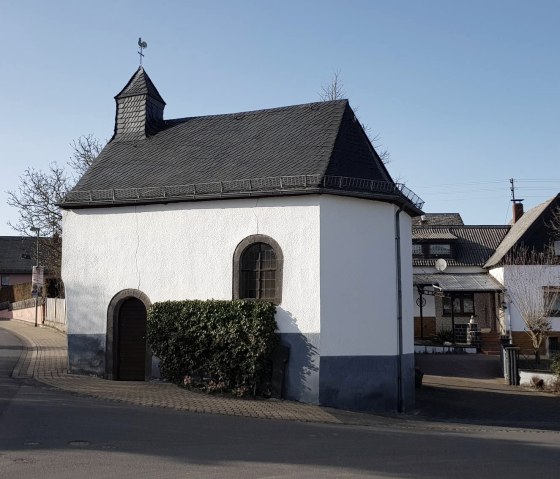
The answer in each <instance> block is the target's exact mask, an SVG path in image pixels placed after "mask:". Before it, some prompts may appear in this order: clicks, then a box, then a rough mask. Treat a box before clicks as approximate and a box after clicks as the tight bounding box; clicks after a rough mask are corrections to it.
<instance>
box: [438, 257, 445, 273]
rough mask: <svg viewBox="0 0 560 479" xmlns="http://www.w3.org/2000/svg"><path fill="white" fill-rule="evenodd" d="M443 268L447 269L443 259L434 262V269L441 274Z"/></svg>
mask: <svg viewBox="0 0 560 479" xmlns="http://www.w3.org/2000/svg"><path fill="white" fill-rule="evenodd" d="M445 268H447V261H445V260H444V259H443V258H439V259H438V260H437V261H436V269H437V270H438V271H439V272H440V273H443V272H444V271H445Z"/></svg>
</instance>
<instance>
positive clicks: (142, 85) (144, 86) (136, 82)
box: [115, 67, 165, 105]
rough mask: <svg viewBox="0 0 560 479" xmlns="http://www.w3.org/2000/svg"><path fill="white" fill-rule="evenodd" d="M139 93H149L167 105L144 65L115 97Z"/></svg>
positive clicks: (125, 96)
mask: <svg viewBox="0 0 560 479" xmlns="http://www.w3.org/2000/svg"><path fill="white" fill-rule="evenodd" d="M138 95H149V96H151V97H152V98H155V99H156V100H158V101H159V102H161V103H163V104H164V105H165V101H163V98H162V97H161V95H160V94H159V92H158V90H157V88H156V86H155V85H154V83H153V82H152V80H151V79H150V77H149V76H148V74H147V73H146V71H145V70H144V68H143V67H140V68H138V70H136V73H135V74H134V75H132V77H131V78H130V80H129V81H128V83H127V84H126V85H125V87H124V88H123V89H122V90H121V91H120V93H119V94H118V95H117V96H115V99H119V98H127V97H131V96H138Z"/></svg>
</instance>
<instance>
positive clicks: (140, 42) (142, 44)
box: [138, 37, 148, 66]
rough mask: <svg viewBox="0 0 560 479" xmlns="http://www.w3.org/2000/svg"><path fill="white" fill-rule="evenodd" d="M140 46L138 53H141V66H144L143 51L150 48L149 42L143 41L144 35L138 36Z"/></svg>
mask: <svg viewBox="0 0 560 479" xmlns="http://www.w3.org/2000/svg"><path fill="white" fill-rule="evenodd" d="M138 46H139V47H140V51H139V52H138V55H140V66H142V57H143V56H144V54H143V53H142V51H143V50H144V48H148V44H147V43H146V42H143V41H142V37H140V38H138Z"/></svg>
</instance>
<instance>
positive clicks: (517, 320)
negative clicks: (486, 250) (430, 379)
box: [484, 194, 560, 354]
mask: <svg viewBox="0 0 560 479" xmlns="http://www.w3.org/2000/svg"><path fill="white" fill-rule="evenodd" d="M559 207H560V194H559V195H557V196H555V197H553V198H550V199H549V200H547V201H545V202H544V203H541V204H540V205H538V206H535V207H534V208H532V209H530V210H529V211H527V212H526V213H524V212H523V205H522V203H515V205H514V223H513V224H512V225H511V229H510V230H509V232H508V234H507V235H506V237H505V238H504V240H503V241H502V242H501V244H500V245H499V247H498V248H497V249H496V251H495V252H494V254H493V255H492V256H491V257H490V258H489V259H488V261H487V262H486V263H485V265H484V267H485V268H486V269H488V271H489V273H490V275H491V276H492V277H494V278H496V279H497V280H498V281H499V282H500V283H501V284H503V285H504V287H505V289H506V295H505V300H506V302H505V303H504V304H505V305H506V309H505V311H504V313H505V314H504V316H503V321H502V323H501V332H502V333H503V334H510V335H511V337H512V340H513V343H514V344H515V345H517V346H520V348H521V349H522V351H525V352H530V351H532V349H533V347H532V343H531V340H530V338H529V336H528V335H527V334H526V333H525V329H526V328H525V323H524V322H523V319H522V318H521V315H520V313H519V310H518V308H517V306H516V304H515V302H512V301H511V298H510V297H509V296H508V294H507V289H508V288H510V289H511V288H514V287H515V285H514V284H512V282H513V281H518V280H519V274H518V273H516V272H515V271H514V270H516V269H518V268H522V269H523V275H524V277H527V278H528V279H529V280H530V283H531V285H532V287H533V288H534V289H533V290H528V294H532V291H533V292H534V293H535V294H536V295H538V296H540V297H544V295H547V294H550V292H551V291H553V290H554V291H557V290H558V289H560V241H559V238H557V237H555V236H554V235H553V234H552V232H551V230H550V227H549V225H550V222H551V220H552V218H553V213H554V211H558V208H559ZM519 248H527V249H529V250H535V251H537V252H543V251H544V250H545V249H550V250H551V251H552V253H553V254H554V255H556V257H557V258H558V264H556V265H553V266H549V267H544V268H543V267H542V266H535V265H508V264H507V263H508V261H507V259H508V255H515V254H516V251H519ZM504 263H506V264H504ZM557 303H558V304H557V306H558V307H557V308H556V310H555V311H553V316H552V317H551V319H550V322H551V326H552V331H551V332H550V334H549V337H548V341H547V342H546V343H544V344H543V345H542V346H541V353H543V354H544V353H547V352H549V351H550V350H558V343H559V341H560V299H559V300H557Z"/></svg>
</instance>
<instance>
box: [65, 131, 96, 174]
mask: <svg viewBox="0 0 560 479" xmlns="http://www.w3.org/2000/svg"><path fill="white" fill-rule="evenodd" d="M70 146H71V147H72V150H73V151H72V156H71V157H70V161H69V162H68V166H70V168H72V170H73V171H74V174H75V175H77V177H78V178H79V177H80V176H82V175H83V174H84V173H85V172H86V170H87V169H88V168H89V167H90V166H91V164H92V163H93V161H94V160H95V159H96V158H97V157H98V156H99V153H101V150H102V149H103V147H104V146H105V145H104V144H103V143H102V142H101V141H99V140H98V139H97V138H95V137H94V136H93V135H92V134H91V133H90V134H89V135H82V136H80V137H79V138H78V140H73V141H72V143H70Z"/></svg>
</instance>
